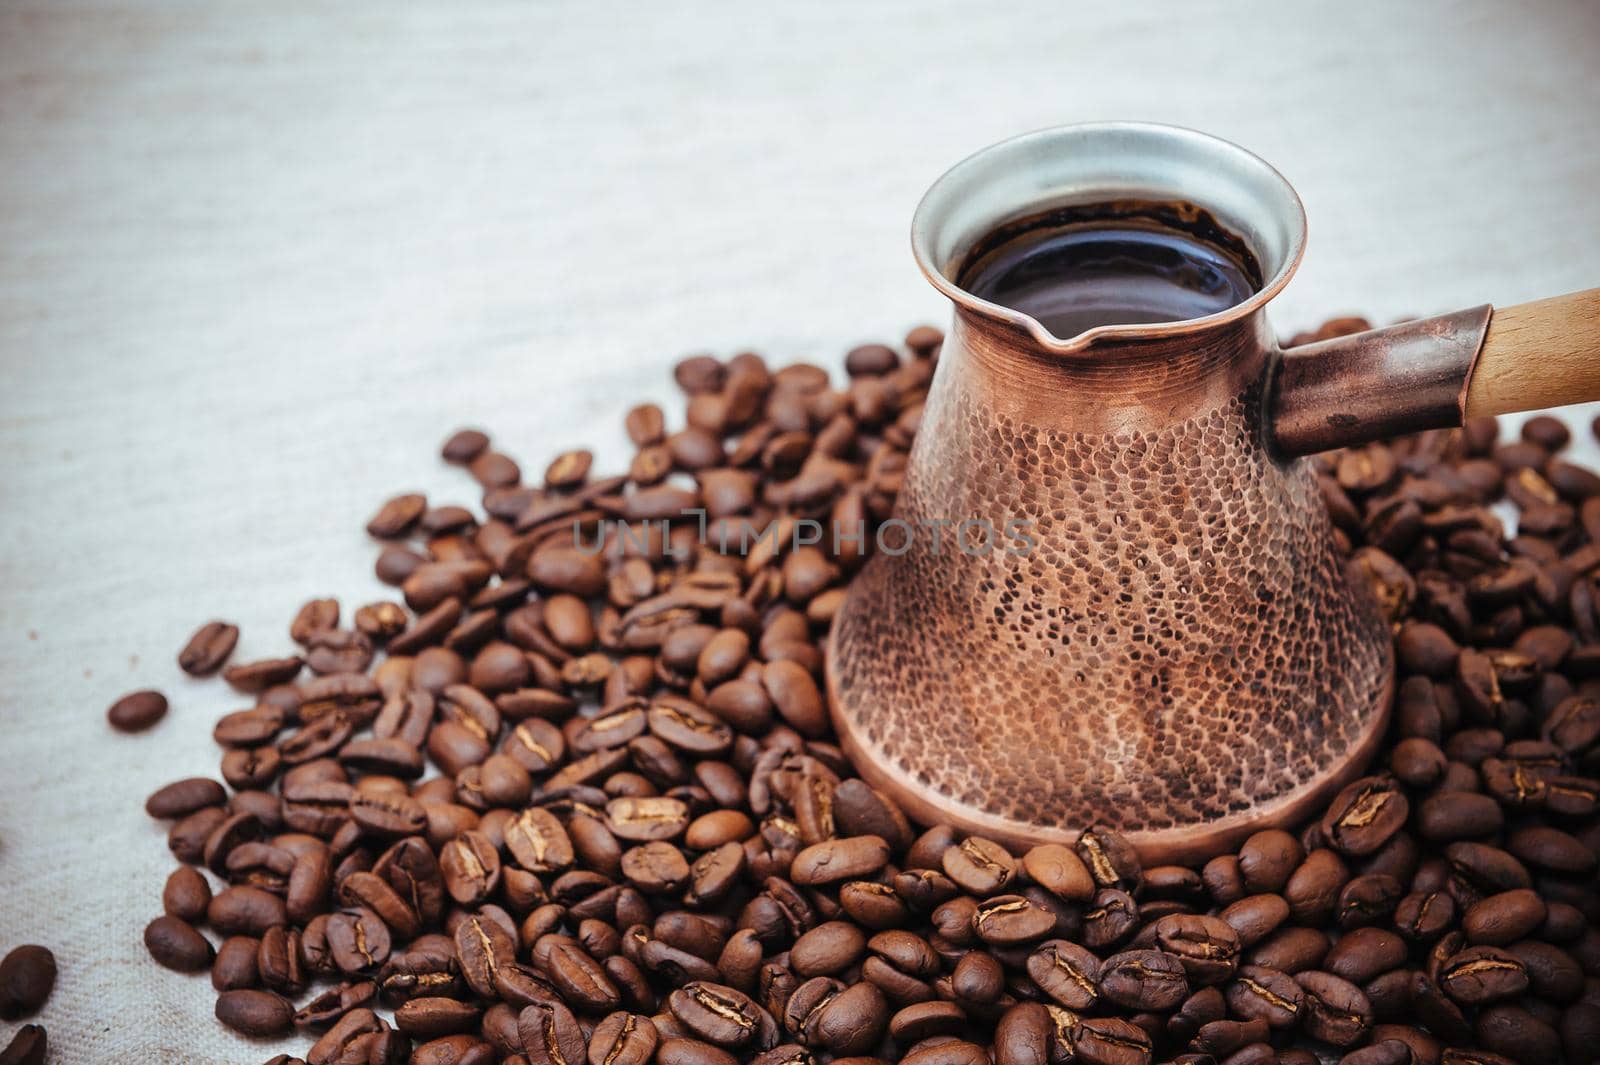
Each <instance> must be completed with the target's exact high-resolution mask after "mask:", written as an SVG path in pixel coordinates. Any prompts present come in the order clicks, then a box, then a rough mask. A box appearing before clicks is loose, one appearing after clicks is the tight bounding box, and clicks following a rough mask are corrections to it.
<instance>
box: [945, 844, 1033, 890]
mask: <svg viewBox="0 0 1600 1065" xmlns="http://www.w3.org/2000/svg"><path fill="white" fill-rule="evenodd" d="M943 865H944V872H945V875H946V876H948V877H949V878H950V879H951V880H954V881H955V882H956V884H957V885H959V886H960V887H961V888H962V890H964V891H967V892H970V893H971V894H974V895H978V896H980V897H981V896H984V895H993V894H996V893H998V892H1000V891H1001V890H1003V889H1004V888H1005V887H1006V885H1008V884H1010V883H1011V879H1012V877H1014V876H1015V875H1016V871H1017V863H1016V859H1014V858H1012V857H1011V854H1010V853H1009V852H1008V851H1007V850H1006V849H1005V848H1004V847H1002V846H1000V844H998V843H994V842H991V841H990V840H987V839H984V838H982V837H980V836H971V837H968V838H967V839H964V840H962V841H961V842H960V843H958V844H956V845H955V846H954V847H951V848H950V849H949V850H947V851H945V852H944V856H943Z"/></svg>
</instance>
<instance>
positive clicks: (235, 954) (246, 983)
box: [211, 936, 261, 991]
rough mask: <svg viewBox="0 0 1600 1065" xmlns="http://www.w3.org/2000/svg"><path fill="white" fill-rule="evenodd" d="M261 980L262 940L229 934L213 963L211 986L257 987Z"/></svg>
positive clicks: (235, 988) (229, 987)
mask: <svg viewBox="0 0 1600 1065" xmlns="http://www.w3.org/2000/svg"><path fill="white" fill-rule="evenodd" d="M260 982H261V940H260V939H258V938H257V937H255V936H229V937H228V938H227V939H224V940H223V941H222V945H221V946H220V947H218V948H217V956H216V958H215V959H214V960H213V961H212V963H211V986H212V987H214V988H216V989H217V990H218V991H233V990H237V989H239V988H246V987H255V986H256V985H257V984H259V983H260Z"/></svg>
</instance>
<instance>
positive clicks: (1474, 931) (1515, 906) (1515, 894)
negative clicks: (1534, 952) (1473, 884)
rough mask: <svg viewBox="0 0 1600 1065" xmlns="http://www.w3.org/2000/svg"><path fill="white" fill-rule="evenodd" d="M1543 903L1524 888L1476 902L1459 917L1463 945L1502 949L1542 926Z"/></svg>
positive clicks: (1536, 894) (1544, 910) (1534, 894)
mask: <svg viewBox="0 0 1600 1065" xmlns="http://www.w3.org/2000/svg"><path fill="white" fill-rule="evenodd" d="M1546 913H1547V910H1546V907H1545V902H1544V900H1543V899H1541V898H1540V897H1539V895H1538V893H1537V892H1534V891H1532V890H1529V889H1528V888H1518V889H1515V890H1512V891H1502V892H1500V893H1499V894H1496V895H1490V896H1488V897H1486V898H1483V899H1479V900H1478V901H1477V902H1474V903H1473V904H1472V905H1471V906H1468V907H1467V909H1466V912H1465V913H1463V914H1462V915H1461V930H1462V931H1463V932H1465V933H1466V936H1467V942H1468V943H1472V944H1474V945H1478V944H1482V945H1486V946H1491V947H1504V946H1508V945H1510V944H1512V943H1515V942H1516V941H1517V940H1519V939H1523V938H1525V937H1526V936H1528V935H1531V934H1532V933H1533V931H1534V930H1535V929H1536V928H1538V927H1539V926H1540V925H1542V924H1543V923H1544V919H1545V915H1546Z"/></svg>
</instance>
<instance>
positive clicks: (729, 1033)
mask: <svg viewBox="0 0 1600 1065" xmlns="http://www.w3.org/2000/svg"><path fill="white" fill-rule="evenodd" d="M667 1008H668V1009H670V1010H671V1011H672V1016H673V1017H675V1018H676V1019H677V1020H678V1022H679V1023H680V1024H682V1025H683V1026H684V1027H685V1028H687V1029H689V1030H690V1031H692V1032H694V1033H695V1034H696V1035H698V1036H700V1038H702V1039H705V1040H707V1041H708V1042H711V1043H715V1044H717V1045H718V1046H723V1047H740V1046H744V1045H746V1044H747V1043H749V1042H750V1040H751V1039H753V1038H754V1037H755V1036H756V1034H757V1033H758V1032H759V1031H760V1027H761V1025H760V1018H759V1016H758V1013H757V1007H756V1004H755V1003H754V1002H753V1001H751V999H750V998H749V996H747V995H746V994H744V992H742V991H739V990H738V989H736V988H732V987H728V986H726V985H723V984H715V983H708V982H703V981H693V982H691V983H688V984H685V985H684V986H683V987H681V988H679V989H678V990H676V991H674V992H672V994H671V995H670V996H668V998H667Z"/></svg>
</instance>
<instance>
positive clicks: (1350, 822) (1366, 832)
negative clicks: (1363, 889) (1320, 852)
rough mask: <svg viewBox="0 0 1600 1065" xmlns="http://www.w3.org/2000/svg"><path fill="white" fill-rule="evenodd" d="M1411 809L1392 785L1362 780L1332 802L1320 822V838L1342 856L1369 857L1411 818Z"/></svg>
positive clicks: (1387, 781) (1389, 782) (1403, 795)
mask: <svg viewBox="0 0 1600 1065" xmlns="http://www.w3.org/2000/svg"><path fill="white" fill-rule="evenodd" d="M1410 812H1411V806H1410V803H1408V802H1407V801H1406V797H1405V793H1404V792H1402V791H1401V790H1400V789H1399V787H1398V786H1397V785H1396V784H1395V782H1394V781H1392V780H1388V779H1386V778H1384V777H1363V778H1362V779H1360V780H1357V781H1355V782H1354V783H1352V784H1350V785H1348V786H1347V787H1346V788H1345V789H1344V790H1343V791H1341V792H1340V793H1339V795H1338V797H1336V798H1335V799H1334V800H1333V803H1332V804H1331V805H1330V806H1329V807H1328V812H1327V813H1326V814H1324V815H1323V818H1322V835H1323V838H1325V839H1326V840H1327V841H1328V844H1329V845H1330V846H1332V847H1333V848H1334V849H1335V850H1337V851H1339V852H1340V853H1341V854H1345V855H1351V856H1356V857H1359V856H1362V855H1367V854H1371V853H1373V852H1374V851H1376V850H1377V849H1378V848H1379V847H1382V846H1383V845H1384V844H1385V843H1387V842H1388V841H1389V838H1390V837H1391V836H1393V835H1394V834H1395V833H1396V832H1398V831H1399V830H1400V828H1401V826H1403V825H1404V824H1405V823H1406V818H1407V817H1408V816H1410Z"/></svg>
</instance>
